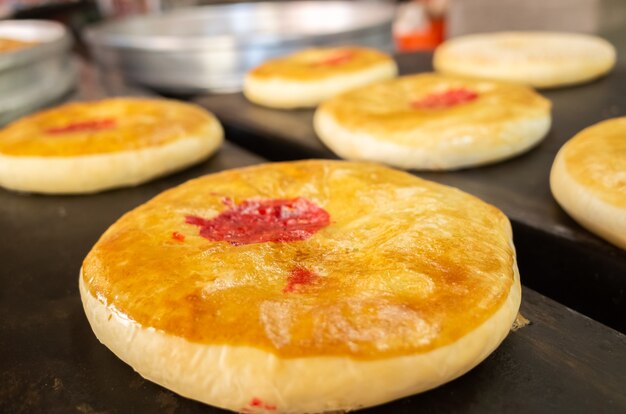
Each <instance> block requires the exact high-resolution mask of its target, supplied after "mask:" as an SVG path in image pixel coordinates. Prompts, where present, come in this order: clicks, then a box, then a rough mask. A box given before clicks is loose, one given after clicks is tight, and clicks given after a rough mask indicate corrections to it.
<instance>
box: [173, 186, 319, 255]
mask: <svg viewBox="0 0 626 414" xmlns="http://www.w3.org/2000/svg"><path fill="white" fill-rule="evenodd" d="M225 204H226V205H227V206H228V208H227V209H226V210H224V211H222V212H221V213H220V214H218V215H217V216H216V217H214V218H212V219H204V218H202V217H198V216H186V217H185V222H186V223H187V224H193V225H194V226H198V227H199V228H200V236H202V237H204V238H205V239H208V240H211V241H227V242H229V243H230V244H232V245H234V246H239V245H242V244H252V243H264V242H293V241H299V240H306V239H308V238H309V237H311V236H312V235H313V234H315V233H317V232H318V231H319V230H321V229H323V228H324V227H326V226H328V225H329V224H330V215H329V214H328V213H327V212H326V211H325V210H324V209H323V208H321V207H318V206H317V205H316V204H315V203H313V202H312V201H309V200H307V199H306V198H302V197H298V198H293V199H274V200H256V199H252V200H245V201H243V202H242V203H241V204H234V203H233V202H232V201H230V200H228V199H227V200H225Z"/></svg>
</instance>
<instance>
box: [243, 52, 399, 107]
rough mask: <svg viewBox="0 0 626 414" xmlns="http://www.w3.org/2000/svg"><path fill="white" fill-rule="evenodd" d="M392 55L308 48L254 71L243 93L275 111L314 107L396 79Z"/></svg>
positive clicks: (263, 65)
mask: <svg viewBox="0 0 626 414" xmlns="http://www.w3.org/2000/svg"><path fill="white" fill-rule="evenodd" d="M397 72H398V69H397V68H396V63H395V62H394V60H393V59H392V58H391V57H389V56H388V55H386V54H384V53H381V52H379V51H377V50H375V49H369V48H364V47H332V48H331V47H326V48H313V49H306V50H303V51H300V52H297V53H294V54H292V55H290V56H286V57H283V58H279V59H272V60H269V61H267V62H265V63H263V64H262V65H261V66H258V67H256V68H255V69H253V70H252V71H250V72H249V73H248V74H247V75H246V77H245V79H244V84H243V93H244V94H245V96H246V98H248V99H249V100H250V101H252V102H254V103H256V104H259V105H263V106H269V107H272V108H299V107H314V106H316V105H317V104H319V103H320V102H322V101H324V100H326V99H328V98H330V97H332V96H334V95H337V94H338V93H341V92H344V91H347V90H350V89H354V88H356V87H359V86H363V85H367V84H370V83H372V82H376V81H380V80H385V79H390V78H393V77H394V76H396V74H397Z"/></svg>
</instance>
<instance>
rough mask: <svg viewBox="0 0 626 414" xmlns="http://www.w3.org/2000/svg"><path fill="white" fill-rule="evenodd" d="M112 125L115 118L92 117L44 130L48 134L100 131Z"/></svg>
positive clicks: (113, 125)
mask: <svg viewBox="0 0 626 414" xmlns="http://www.w3.org/2000/svg"><path fill="white" fill-rule="evenodd" d="M114 127H115V119H108V118H107V119H93V120H90V121H82V122H74V123H73V124H68V125H64V126H62V127H54V128H48V129H46V130H45V132H47V133H48V134H65V133H71V132H92V131H102V130H105V129H111V128H114Z"/></svg>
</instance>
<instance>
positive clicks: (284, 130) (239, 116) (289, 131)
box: [195, 53, 626, 332]
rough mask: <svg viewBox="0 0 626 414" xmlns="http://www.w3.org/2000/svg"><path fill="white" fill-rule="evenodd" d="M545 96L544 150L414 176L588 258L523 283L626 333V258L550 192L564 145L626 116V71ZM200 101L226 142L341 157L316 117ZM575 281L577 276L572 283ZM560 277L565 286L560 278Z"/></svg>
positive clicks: (285, 154) (424, 56)
mask: <svg viewBox="0 0 626 414" xmlns="http://www.w3.org/2000/svg"><path fill="white" fill-rule="evenodd" d="M396 60H397V61H398V64H399V67H400V72H401V73H404V74H406V73H417V72H423V71H430V70H432V65H431V60H432V54H430V53H412V54H401V55H398V56H396ZM541 93H542V94H543V95H545V96H546V97H547V98H549V99H550V100H551V101H552V103H553V111H552V114H553V125H552V128H551V130H550V132H549V134H548V136H547V137H546V139H545V140H544V141H543V142H542V143H541V144H540V145H539V146H537V147H535V148H533V149H532V150H531V151H529V152H527V153H525V154H522V155H521V156H518V157H516V158H513V159H510V160H507V161H504V162H500V163H497V164H493V165H489V166H484V167H479V168H472V169H466V170H461V171H455V172H417V173H416V174H417V175H419V176H421V177H423V178H427V179H431V180H434V181H437V182H440V183H443V184H448V185H452V186H455V187H458V188H461V189H463V190H465V191H467V192H469V193H472V194H474V195H477V196H478V197H481V198H482V199H484V200H486V201H488V202H490V203H492V204H494V205H496V206H497V207H499V208H501V209H502V210H503V211H504V212H505V213H506V214H507V215H508V216H509V217H510V218H511V219H512V220H513V222H514V226H516V227H519V226H522V227H524V230H526V229H530V231H534V233H533V234H541V235H543V236H542V237H544V239H545V240H544V241H543V244H544V245H545V244H554V243H557V244H559V245H561V246H571V247H572V248H574V249H578V250H579V251H580V252H581V253H582V254H583V256H585V255H589V257H590V258H591V259H590V260H589V261H587V262H585V260H584V257H583V259H580V258H578V263H576V265H575V266H574V265H573V264H572V266H571V268H569V269H568V265H567V263H563V266H561V268H560V272H557V273H554V274H534V275H532V274H531V275H530V278H525V277H524V276H525V275H522V278H523V281H524V282H525V284H527V285H528V286H530V287H533V288H535V289H538V290H539V291H540V292H541V293H543V294H546V295H548V296H550V297H552V298H554V299H557V300H559V301H560V302H563V303H566V304H567V305H569V306H570V307H573V308H575V309H577V310H579V311H581V312H583V313H585V314H587V315H589V316H592V317H593V318H595V319H599V320H601V321H603V322H604V323H606V324H609V325H611V326H613V327H615V328H617V329H620V330H621V331H622V332H626V318H624V317H623V315H625V314H626V252H624V251H623V250H620V249H618V248H617V247H615V246H613V245H611V244H609V243H608V242H605V241H604V240H602V239H600V238H598V237H596V236H595V235H593V234H591V233H590V232H588V231H587V230H585V229H584V228H582V227H581V226H580V225H578V224H577V223H576V222H575V221H574V220H572V219H571V218H570V217H569V216H568V215H567V214H566V213H565V212H564V211H563V210H562V209H561V208H560V207H559V205H558V204H557V203H556V202H555V201H554V199H553V198H552V195H551V193H550V188H549V172H550V167H551V165H552V161H553V160H554V156H555V155H556V152H557V151H558V149H559V148H560V147H561V146H562V145H563V143H565V142H566V141H567V140H568V139H570V138H571V137H573V136H574V135H575V134H576V133H577V132H579V131H580V130H581V129H583V128H585V127H587V126H589V125H592V124H594V123H596V122H599V121H601V120H604V119H607V118H611V117H616V116H621V115H626V66H624V65H623V64H622V66H618V67H617V68H616V69H615V70H614V71H613V72H612V73H611V74H609V75H608V76H607V77H605V78H602V79H598V80H596V81H594V82H592V83H589V84H586V85H581V86H576V87H570V88H564V89H558V90H548V91H542V92H541ZM195 101H196V102H197V103H199V104H200V105H202V106H204V107H206V108H208V109H209V110H211V111H213V112H214V113H215V114H216V115H217V116H218V118H219V119H220V120H221V121H222V123H223V124H224V125H225V127H226V130H227V137H228V139H230V140H232V141H234V142H236V143H238V144H240V145H242V146H245V147H246V148H248V149H251V150H253V151H254V152H257V153H259V154H261V155H262V156H264V157H266V158H269V159H274V160H285V159H294V158H336V156H335V155H334V154H333V153H332V152H331V151H330V150H329V149H328V148H327V147H326V146H324V144H322V142H321V141H320V140H319V139H318V138H317V136H316V134H315V132H314V130H313V126H312V117H313V110H306V109H304V110H302V109H301V110H276V109H269V108H263V107H261V106H257V105H254V104H252V103H250V102H248V101H247V100H246V99H245V98H244V96H243V95H242V94H240V93H237V94H228V95H219V96H204V97H198V98H196V99H195ZM564 251H565V252H566V251H567V248H566V249H565V250H564ZM541 253H542V252H538V255H541ZM598 261H599V262H600V266H601V271H599V269H598V267H597V266H598V263H599V262H598ZM570 274H574V276H575V277H573V278H570ZM559 275H560V276H562V277H563V279H555V277H556V276H559ZM564 284H565V288H564Z"/></svg>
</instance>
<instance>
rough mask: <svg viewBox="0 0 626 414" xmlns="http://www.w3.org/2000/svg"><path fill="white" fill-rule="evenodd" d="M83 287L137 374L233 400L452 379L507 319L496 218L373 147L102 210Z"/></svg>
mask: <svg viewBox="0 0 626 414" xmlns="http://www.w3.org/2000/svg"><path fill="white" fill-rule="evenodd" d="M79 284H80V291H81V296H82V300H83V304H84V307H85V312H86V314H87V318H88V319H89V322H90V323H91V326H92V328H93V330H94V332H95V334H96V336H97V337H98V338H99V339H100V341H101V342H102V343H104V344H105V345H106V346H107V347H109V348H110V349H111V350H112V351H113V352H114V353H115V354H116V355H117V356H119V357H120V358H121V359H122V360H124V361H125V362H127V363H128V364H130V365H131V366H132V367H133V368H134V369H135V370H136V371H138V372H139V373H140V374H141V375H142V376H144V377H145V378H147V379H149V380H151V381H154V382H156V383H158V384H161V385H163V386H165V387H167V388H169V389H171V390H173V391H175V392H177V393H179V394H181V395H183V396H186V397H189V398H193V399H196V400H200V401H203V402H205V403H208V404H211V405H214V406H218V407H222V408H226V409H229V410H233V411H240V412H273V413H319V412H324V411H333V410H353V409H357V408H361V407H367V406H372V405H376V404H382V403H384V402H387V401H390V400H393V399H397V398H401V397H403V396H407V395H410V394H414V393H417V392H420V391H424V390H427V389H430V388H433V387H436V386H438V385H440V384H442V383H444V382H446V381H450V380H451V379H453V378H456V377H458V376H460V375H462V374H463V373H465V372H467V371H468V370H470V369H471V368H472V367H474V366H475V365H477V364H478V363H479V362H480V361H482V360H483V359H484V358H485V357H487V355H489V354H490V353H491V352H492V351H493V350H494V349H495V348H496V347H497V346H498V344H499V343H500V342H501V341H502V340H503V339H504V337H505V336H506V335H507V333H508V331H509V328H510V327H511V324H512V322H513V320H514V319H515V316H516V314H517V310H518V307H519V304H520V295H521V292H520V283H519V275H518V273H517V266H516V261H515V250H514V247H513V244H512V239H511V228H510V224H509V222H508V220H507V218H506V217H505V216H504V215H503V214H502V213H501V212H500V211H499V210H498V209H496V208H495V207H493V206H491V205H488V204H486V203H484V202H482V201H480V200H479V199H477V198H475V197H472V196H470V195H468V194H466V193H463V192H461V191H459V190H456V189H453V188H450V187H446V186H442V185H439V184H435V183H432V182H429V181H425V180H421V179H419V178H416V177H414V176H412V175H409V174H406V173H403V172H399V171H395V170H392V169H389V168H386V167H382V166H378V165H375V164H365V163H349V162H342V161H302V162H292V163H279V164H265V165H261V166H256V167H249V168H245V169H235V170H230V171H225V172H222V173H219V174H213V175H209V176H205V177H202V178H199V179H196V180H192V181H189V182H187V183H185V184H183V185H181V186H179V187H176V188H174V189H171V190H169V191H166V192H164V193H162V194H161V195H159V196H157V197H155V198H154V199H152V200H151V201H149V202H147V203H146V204H144V205H142V206H140V207H138V208H136V209H135V210H133V211H131V212H129V213H127V214H126V215H124V216H123V217H122V218H121V219H120V220H119V221H118V222H117V223H115V224H114V225H113V226H111V227H110V228H109V229H108V230H107V231H106V232H105V233H104V235H103V236H102V237H101V238H100V240H99V241H98V242H97V243H96V245H95V246H94V247H93V249H92V250H91V252H90V253H89V254H88V256H87V257H86V259H85V261H84V263H83V267H82V271H81V276H80V283H79Z"/></svg>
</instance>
